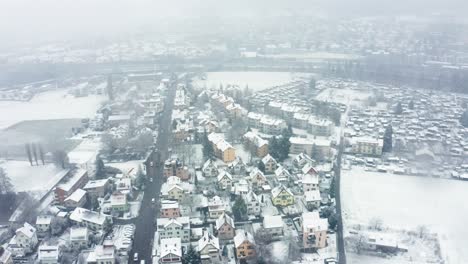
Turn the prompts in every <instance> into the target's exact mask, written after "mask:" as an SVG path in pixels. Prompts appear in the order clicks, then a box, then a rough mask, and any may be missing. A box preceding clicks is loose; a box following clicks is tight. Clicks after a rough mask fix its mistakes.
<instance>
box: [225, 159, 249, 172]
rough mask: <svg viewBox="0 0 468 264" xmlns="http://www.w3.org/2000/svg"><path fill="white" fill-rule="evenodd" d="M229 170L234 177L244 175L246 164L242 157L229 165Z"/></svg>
mask: <svg viewBox="0 0 468 264" xmlns="http://www.w3.org/2000/svg"><path fill="white" fill-rule="evenodd" d="M227 168H228V171H229V173H231V174H233V175H242V174H244V173H245V163H244V162H243V161H242V159H241V158H240V157H236V159H235V160H234V161H233V162H231V163H229V164H228V166H227Z"/></svg>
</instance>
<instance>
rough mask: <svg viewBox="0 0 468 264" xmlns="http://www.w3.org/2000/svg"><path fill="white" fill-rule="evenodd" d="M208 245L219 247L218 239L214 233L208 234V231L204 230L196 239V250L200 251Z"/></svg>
mask: <svg viewBox="0 0 468 264" xmlns="http://www.w3.org/2000/svg"><path fill="white" fill-rule="evenodd" d="M208 245H211V246H213V247H214V248H216V249H217V250H219V249H220V247H219V239H218V238H217V237H215V236H214V235H212V234H210V233H209V232H208V231H205V232H204V234H203V236H202V238H200V240H198V251H202V250H203V249H204V248H205V247H207V246H208Z"/></svg>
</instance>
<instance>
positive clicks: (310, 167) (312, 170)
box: [302, 164, 318, 174]
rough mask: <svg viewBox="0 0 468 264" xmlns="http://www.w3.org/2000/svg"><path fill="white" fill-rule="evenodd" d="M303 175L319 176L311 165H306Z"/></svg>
mask: <svg viewBox="0 0 468 264" xmlns="http://www.w3.org/2000/svg"><path fill="white" fill-rule="evenodd" d="M302 173H304V174H306V173H307V174H318V172H317V170H316V169H314V167H312V166H311V165H310V164H306V165H305V166H304V167H303V168H302Z"/></svg>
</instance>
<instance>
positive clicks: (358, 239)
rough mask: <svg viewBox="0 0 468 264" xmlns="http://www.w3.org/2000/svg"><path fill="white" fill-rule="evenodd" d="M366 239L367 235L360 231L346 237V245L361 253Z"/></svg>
mask: <svg viewBox="0 0 468 264" xmlns="http://www.w3.org/2000/svg"><path fill="white" fill-rule="evenodd" d="M366 241H367V237H366V236H365V235H364V234H362V233H359V234H358V235H353V236H350V237H348V238H347V244H348V247H349V248H350V249H351V250H352V251H354V252H356V253H357V254H361V252H362V250H364V248H365V245H366Z"/></svg>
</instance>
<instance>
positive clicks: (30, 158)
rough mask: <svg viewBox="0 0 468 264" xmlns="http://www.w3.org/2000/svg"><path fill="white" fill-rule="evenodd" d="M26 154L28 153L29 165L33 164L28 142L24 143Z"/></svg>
mask: <svg viewBox="0 0 468 264" xmlns="http://www.w3.org/2000/svg"><path fill="white" fill-rule="evenodd" d="M25 148H26V154H27V155H28V160H29V163H30V164H31V166H33V162H32V156H31V145H30V144H29V143H26V144H25Z"/></svg>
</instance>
